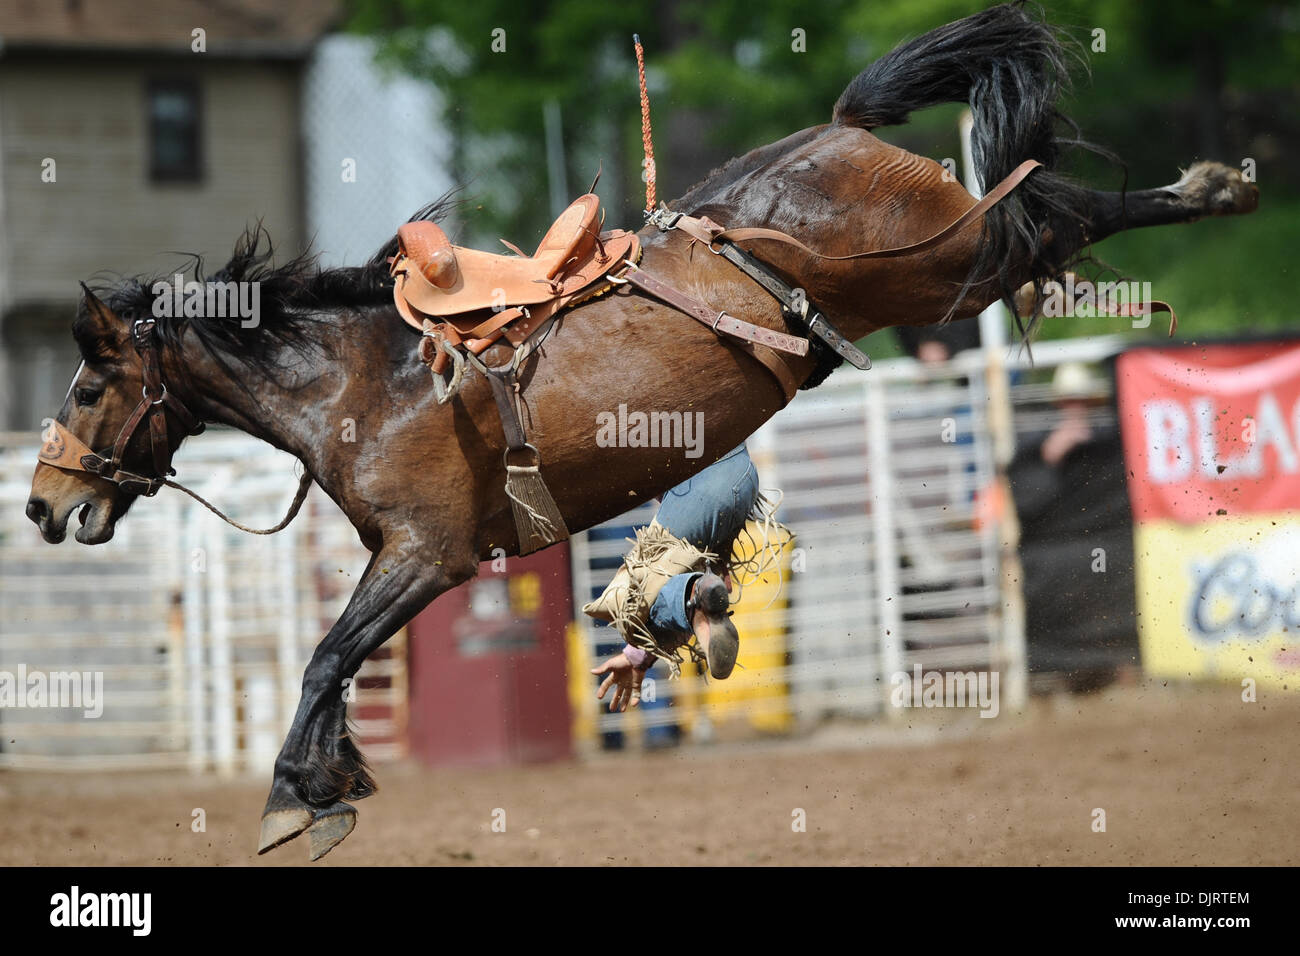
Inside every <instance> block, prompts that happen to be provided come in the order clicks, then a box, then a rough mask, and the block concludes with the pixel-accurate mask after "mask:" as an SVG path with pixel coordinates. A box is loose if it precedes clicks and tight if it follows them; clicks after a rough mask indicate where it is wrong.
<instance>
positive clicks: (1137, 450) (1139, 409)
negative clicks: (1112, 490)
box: [1116, 342, 1300, 524]
mask: <svg viewBox="0 0 1300 956" xmlns="http://www.w3.org/2000/svg"><path fill="white" fill-rule="evenodd" d="M1116 379H1117V383H1118V390H1119V396H1118V397H1119V411H1120V416H1121V420H1122V422H1123V433H1124V454H1125V459H1126V460H1127V462H1128V470H1129V494H1130V497H1131V499H1132V502H1133V518H1134V520H1135V521H1137V522H1142V521H1151V520H1160V519H1165V520H1171V521H1176V522H1178V523H1180V524H1195V523H1198V522H1202V521H1206V520H1213V519H1214V518H1215V517H1217V516H1223V515H1244V514H1270V513H1277V512H1283V511H1293V510H1300V481H1298V480H1297V477H1298V473H1300V345H1293V344H1290V343H1278V342H1270V343H1262V344H1257V345H1212V346H1205V347H1203V348H1179V349H1167V350H1165V349H1135V350H1133V351H1131V352H1126V353H1124V354H1123V355H1121V356H1120V357H1119V360H1118V364H1117V366H1116Z"/></svg>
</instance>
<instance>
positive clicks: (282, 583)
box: [0, 429, 407, 773]
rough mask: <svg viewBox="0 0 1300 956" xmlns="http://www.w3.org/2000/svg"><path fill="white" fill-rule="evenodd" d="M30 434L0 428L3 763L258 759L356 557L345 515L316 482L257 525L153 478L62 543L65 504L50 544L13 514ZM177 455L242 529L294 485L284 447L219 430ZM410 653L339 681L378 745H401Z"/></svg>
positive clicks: (369, 742) (226, 768) (257, 762)
mask: <svg viewBox="0 0 1300 956" xmlns="http://www.w3.org/2000/svg"><path fill="white" fill-rule="evenodd" d="M36 448H37V442H36V441H35V438H34V436H28V435H17V436H15V435H10V436H4V437H0V767H30V768H43V769H83V770H92V769H99V768H104V769H110V768H111V769H119V768H122V769H125V768H148V767H188V768H189V769H191V770H195V771H202V770H208V769H215V770H216V771H218V772H220V773H234V772H238V771H243V770H263V769H265V768H266V767H269V766H270V764H271V763H272V761H273V760H274V757H275V754H276V752H277V750H278V749H279V745H280V741H281V739H282V737H283V735H284V732H285V731H286V730H287V728H288V725H289V723H290V721H291V719H292V715H293V712H294V709H295V708H296V707H297V704H298V698H299V695H300V689H301V685H300V682H301V679H302V669H303V666H304V665H305V663H306V661H307V659H308V657H309V656H310V654H311V650H312V648H313V647H314V645H315V644H316V643H317V642H318V641H319V639H320V638H321V636H322V635H323V634H324V633H325V631H326V630H328V628H329V626H330V625H331V624H332V623H333V622H334V620H335V618H337V616H338V614H339V613H340V612H341V611H342V608H343V606H344V604H345V603H346V601H347V598H348V596H349V595H350V593H351V591H352V588H353V587H354V586H355V584H356V581H357V576H358V574H359V573H360V572H361V570H362V569H364V567H365V564H366V560H367V558H368V555H367V554H366V552H365V550H364V549H363V548H362V547H361V545H360V543H359V542H358V541H357V539H356V534H355V532H354V530H353V529H352V526H351V525H350V524H349V523H348V522H347V520H346V519H345V518H344V517H343V515H342V514H341V513H340V512H339V511H338V509H337V507H336V506H335V505H334V504H333V502H331V501H330V500H329V499H328V498H326V497H325V496H324V495H323V494H322V493H321V492H320V490H319V489H316V488H313V490H312V492H311V494H310V495H309V496H308V498H307V503H306V504H305V505H304V507H303V512H302V514H301V515H300V516H299V517H298V519H297V520H296V521H295V522H294V523H293V524H291V525H290V526H289V527H288V528H287V529H286V530H284V531H283V532H281V533H279V534H277V535H272V536H269V537H260V536H254V535H247V534H244V533H242V532H239V531H236V530H235V529H233V528H229V527H228V526H226V525H224V524H223V523H221V522H220V521H218V520H217V519H216V518H215V517H214V516H213V515H211V514H209V513H208V512H207V511H205V510H204V509H202V508H201V507H199V506H198V505H197V504H195V503H194V502H192V501H191V500H190V499H189V498H187V497H185V496H183V495H181V494H180V493H178V492H175V491H172V490H169V489H164V490H163V492H162V493H161V494H159V495H158V496H157V497H156V498H154V499H151V500H145V501H140V502H138V503H137V504H136V505H135V506H134V507H133V508H132V509H131V513H130V515H128V516H127V517H126V518H125V519H124V520H123V521H121V522H120V523H119V524H118V526H117V531H116V535H115V536H114V538H113V540H112V541H110V542H108V543H107V544H104V545H100V546H97V547H93V548H91V547H85V546H83V545H80V544H78V543H76V542H75V541H73V540H72V534H71V531H72V530H73V529H75V526H76V519H75V516H74V518H73V520H72V528H70V530H69V537H68V540H67V541H65V542H64V543H62V544H60V545H58V546H50V545H48V544H46V543H45V542H43V541H42V540H41V538H40V536H39V534H38V533H37V531H36V529H35V527H34V526H33V525H32V523H31V522H30V521H28V520H27V518H26V516H25V514H24V507H25V503H26V500H27V496H28V493H29V490H30V483H31V473H32V468H33V466H34V463H35V460H36ZM176 464H177V468H178V469H179V471H180V473H181V474H182V475H183V476H184V477H185V478H186V479H187V480H188V481H189V482H191V483H192V487H194V488H195V490H196V491H197V492H198V493H199V494H202V495H203V496H204V497H207V498H209V499H210V500H216V501H218V502H220V503H221V505H222V506H223V507H226V508H227V509H228V510H229V511H230V512H232V513H233V514H234V515H235V516H237V517H238V518H239V519H240V520H242V521H243V522H244V523H246V524H252V525H254V526H257V525H259V524H261V525H263V526H269V525H271V524H274V523H275V522H276V521H277V520H278V519H279V517H280V516H282V515H283V513H284V509H285V508H286V507H287V505H288V503H289V500H290V498H291V497H292V493H293V489H294V486H295V484H296V481H295V476H294V462H293V459H292V458H291V457H290V456H288V455H285V454H283V453H281V452H278V451H276V450H274V449H272V448H270V447H269V446H267V445H265V444H262V443H261V442H258V441H256V440H255V439H252V438H250V437H248V436H245V435H241V434H237V433H235V432H231V431H228V430H222V429H211V430H210V431H209V433H207V434H204V435H202V436H199V437H197V438H194V439H191V440H190V441H189V442H187V443H186V445H185V446H184V447H183V448H182V449H181V452H180V453H179V454H178V455H177V458H176ZM405 661H406V655H405V637H404V634H399V635H398V636H397V637H395V638H393V640H391V641H389V643H388V644H387V645H385V647H384V648H383V649H382V650H380V651H379V652H377V654H376V655H375V656H374V657H372V659H370V660H368V661H367V662H366V664H365V665H364V666H363V667H362V670H361V672H360V674H359V675H358V678H357V680H356V681H355V683H354V684H353V685H350V686H349V687H348V688H347V689H346V690H341V693H345V694H346V695H347V698H348V701H349V707H350V714H351V716H352V717H353V719H354V723H355V724H356V726H357V728H358V732H359V735H360V737H361V739H362V741H363V742H364V744H365V747H366V751H367V753H368V754H369V755H370V756H372V757H379V758H383V757H388V756H394V755H396V754H398V753H400V752H402V749H403V747H404V739H405V712H406V683H407V682H406V670H405ZM19 678H22V681H21V683H20V682H19ZM6 679H7V680H9V681H10V686H11V687H17V690H18V692H19V693H18V696H17V698H16V699H12V700H9V701H5V698H4V697H3V689H4V688H3V682H4V681H5V680H6ZM56 683H57V686H58V687H59V688H60V690H62V691H63V692H64V694H63V696H62V697H61V698H60V697H59V695H58V694H54V693H51V691H53V689H54V688H55V687H56ZM42 686H43V687H44V688H45V691H44V692H42V691H41V690H40V688H41V687H42ZM96 686H98V688H99V693H96ZM72 690H76V691H79V694H78V695H76V696H79V697H80V698H81V699H80V700H75V701H74V700H73V699H72V695H70V694H69V693H68V692H70V691H72ZM91 698H95V699H94V700H90V699H91ZM88 701H89V703H90V706H87V704H88ZM69 703H72V704H75V706H67V705H68V704H69ZM96 709H101V710H102V712H101V713H99V714H98V715H95V714H94V711H95V710H96Z"/></svg>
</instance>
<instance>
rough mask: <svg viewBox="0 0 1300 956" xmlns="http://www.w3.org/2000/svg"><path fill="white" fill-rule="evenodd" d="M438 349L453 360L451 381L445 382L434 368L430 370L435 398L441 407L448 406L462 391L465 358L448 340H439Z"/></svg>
mask: <svg viewBox="0 0 1300 956" xmlns="http://www.w3.org/2000/svg"><path fill="white" fill-rule="evenodd" d="M438 348H440V349H442V351H443V352H444V353H445V354H446V355H447V357H448V358H450V359H451V366H452V367H451V381H450V382H444V381H443V379H442V376H441V375H439V374H438V373H437V372H435V371H433V369H432V368H430V369H429V374H430V375H432V376H433V395H434V398H436V399H437V400H438V404H439V405H446V404H447V402H449V401H451V399H453V398H454V397H455V396H456V393H457V392H459V391H460V384H461V381H462V380H463V379H464V378H465V356H463V355H461V354H460V352H458V351H457V350H456V349H455V348H453V347H452V346H451V345H449V344H448V343H447V340H446V339H439V340H438Z"/></svg>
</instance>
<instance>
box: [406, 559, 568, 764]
mask: <svg viewBox="0 0 1300 956" xmlns="http://www.w3.org/2000/svg"><path fill="white" fill-rule="evenodd" d="M572 619H573V589H572V586H571V583H570V576H569V546H568V544H567V543H564V544H560V545H556V546H555V547H551V548H547V549H546V550H545V551H541V552H539V553H537V554H532V555H529V556H528V557H526V558H509V559H504V558H503V559H500V560H498V561H485V562H483V563H482V564H481V565H480V566H479V574H478V577H477V578H475V579H474V580H472V581H470V582H468V583H466V584H463V585H461V586H460V587H458V588H456V589H455V590H454V591H450V592H448V593H447V594H444V595H443V596H442V597H440V598H438V600H436V601H434V602H433V603H432V604H431V605H429V607H427V608H425V610H424V611H422V612H421V613H420V614H419V615H418V616H417V617H416V618H415V620H413V621H412V622H411V624H410V628H409V633H410V649H409V667H410V679H411V693H410V721H409V724H408V732H409V740H410V750H411V753H412V754H414V755H415V756H417V757H419V758H420V759H421V760H423V761H424V762H426V763H429V764H432V765H438V766H446V765H468V764H475V765H485V766H500V765H504V764H516V763H531V762H537V761H544V760H557V759H562V758H566V757H568V756H570V755H571V753H572V746H571V744H572V741H571V734H570V726H569V723H570V715H569V701H568V693H567V683H566V681H567V678H566V673H565V628H566V627H567V625H568V623H569V622H570V621H571V620H572Z"/></svg>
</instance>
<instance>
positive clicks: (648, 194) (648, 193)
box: [632, 33, 655, 212]
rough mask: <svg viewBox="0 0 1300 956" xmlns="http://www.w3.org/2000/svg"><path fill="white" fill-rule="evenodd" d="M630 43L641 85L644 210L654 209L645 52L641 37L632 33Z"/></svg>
mask: <svg viewBox="0 0 1300 956" xmlns="http://www.w3.org/2000/svg"><path fill="white" fill-rule="evenodd" d="M632 43H633V44H634V45H635V46H636V73H637V81H638V82H639V83H640V86H641V146H642V148H643V149H644V150H645V161H644V163H643V166H644V169H645V173H644V179H645V211H646V212H654V209H655V147H654V142H653V141H652V140H651V138H650V94H649V93H647V92H646V87H645V52H644V51H643V50H642V49H641V37H640V36H638V35H637V34H635V33H634V34H632Z"/></svg>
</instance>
